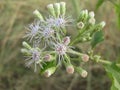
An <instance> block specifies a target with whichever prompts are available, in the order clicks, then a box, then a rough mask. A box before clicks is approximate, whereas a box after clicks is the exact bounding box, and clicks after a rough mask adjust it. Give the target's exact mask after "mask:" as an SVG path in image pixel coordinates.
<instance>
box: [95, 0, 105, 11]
mask: <svg viewBox="0 0 120 90" xmlns="http://www.w3.org/2000/svg"><path fill="white" fill-rule="evenodd" d="M104 1H105V0H98V2H97V4H96V10H98V9H99V7H100V6H101V5H102V4H103V3H104Z"/></svg>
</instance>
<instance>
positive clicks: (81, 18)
mask: <svg viewBox="0 0 120 90" xmlns="http://www.w3.org/2000/svg"><path fill="white" fill-rule="evenodd" d="M87 19H88V10H82V11H81V12H80V15H79V19H78V20H79V21H83V22H85V21H86V20H87Z"/></svg>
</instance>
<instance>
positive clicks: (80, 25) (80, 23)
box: [77, 22, 85, 29]
mask: <svg viewBox="0 0 120 90" xmlns="http://www.w3.org/2000/svg"><path fill="white" fill-rule="evenodd" d="M84 26H85V25H84V23H83V22H78V23H77V27H78V28H79V29H82V28H83V27H84Z"/></svg>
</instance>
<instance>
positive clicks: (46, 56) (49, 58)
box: [44, 54, 51, 62]
mask: <svg viewBox="0 0 120 90" xmlns="http://www.w3.org/2000/svg"><path fill="white" fill-rule="evenodd" d="M44 59H45V61H48V62H49V61H51V55H50V54H47V55H45V57H44Z"/></svg>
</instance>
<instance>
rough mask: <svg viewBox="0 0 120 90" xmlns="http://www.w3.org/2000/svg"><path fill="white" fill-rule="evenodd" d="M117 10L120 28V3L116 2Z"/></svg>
mask: <svg viewBox="0 0 120 90" xmlns="http://www.w3.org/2000/svg"><path fill="white" fill-rule="evenodd" d="M114 6H115V10H116V15H117V22H118V27H119V28H120V4H115V5H114Z"/></svg>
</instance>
